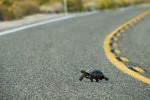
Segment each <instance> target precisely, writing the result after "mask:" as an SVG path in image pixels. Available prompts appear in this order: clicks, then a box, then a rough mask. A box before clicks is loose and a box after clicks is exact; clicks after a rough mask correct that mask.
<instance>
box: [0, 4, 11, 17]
mask: <svg viewBox="0 0 150 100" xmlns="http://www.w3.org/2000/svg"><path fill="white" fill-rule="evenodd" d="M11 19H13V16H12V14H11V13H10V12H9V9H8V7H7V6H3V5H0V20H11Z"/></svg>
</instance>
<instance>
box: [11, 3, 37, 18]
mask: <svg viewBox="0 0 150 100" xmlns="http://www.w3.org/2000/svg"><path fill="white" fill-rule="evenodd" d="M10 12H11V13H12V14H13V16H14V18H22V17H23V16H25V15H30V14H34V13H36V12H38V4H37V2H35V1H33V0H31V1H18V2H14V4H13V5H12V6H11V8H10Z"/></svg>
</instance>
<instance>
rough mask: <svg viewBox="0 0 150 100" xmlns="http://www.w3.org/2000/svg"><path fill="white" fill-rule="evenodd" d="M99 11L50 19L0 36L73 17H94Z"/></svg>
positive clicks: (5, 32)
mask: <svg viewBox="0 0 150 100" xmlns="http://www.w3.org/2000/svg"><path fill="white" fill-rule="evenodd" d="M97 12H98V11H94V12H90V13H89V12H88V13H83V14H75V15H69V16H65V17H59V18H55V19H49V20H46V21H42V22H37V23H34V24H29V25H25V26H20V27H17V28H14V29H10V30H6V31H2V32H0V36H2V35H5V34H10V33H13V32H17V31H21V30H24V29H28V28H32V27H36V26H40V25H44V24H48V23H53V22H57V21H61V20H66V19H70V18H73V17H78V16H88V15H92V14H94V13H97Z"/></svg>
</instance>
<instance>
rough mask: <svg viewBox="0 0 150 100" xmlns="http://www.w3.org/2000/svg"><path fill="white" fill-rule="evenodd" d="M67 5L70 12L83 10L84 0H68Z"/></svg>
mask: <svg viewBox="0 0 150 100" xmlns="http://www.w3.org/2000/svg"><path fill="white" fill-rule="evenodd" d="M67 6H68V11H69V12H74V11H82V10H83V4H82V0H68V5H67Z"/></svg>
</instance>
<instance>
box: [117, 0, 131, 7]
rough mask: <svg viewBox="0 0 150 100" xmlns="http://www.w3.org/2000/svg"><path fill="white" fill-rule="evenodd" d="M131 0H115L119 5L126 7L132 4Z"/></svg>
mask: <svg viewBox="0 0 150 100" xmlns="http://www.w3.org/2000/svg"><path fill="white" fill-rule="evenodd" d="M131 1H132V0H130V1H128V0H115V1H114V2H115V4H116V5H117V6H118V7H125V6H129V5H130V4H131Z"/></svg>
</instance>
